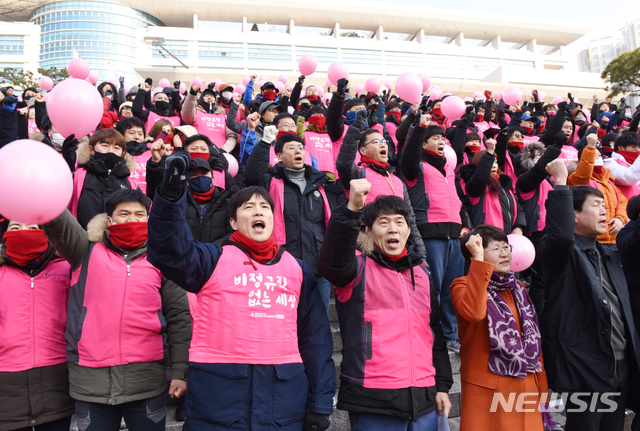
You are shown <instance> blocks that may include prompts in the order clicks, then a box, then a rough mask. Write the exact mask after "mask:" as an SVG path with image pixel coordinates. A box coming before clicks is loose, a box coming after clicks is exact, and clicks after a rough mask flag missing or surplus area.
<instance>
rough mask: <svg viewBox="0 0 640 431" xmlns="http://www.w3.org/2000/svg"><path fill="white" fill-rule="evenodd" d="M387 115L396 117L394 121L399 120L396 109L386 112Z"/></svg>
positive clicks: (398, 113)
mask: <svg viewBox="0 0 640 431" xmlns="http://www.w3.org/2000/svg"><path fill="white" fill-rule="evenodd" d="M387 115H388V116H391V117H393V118H395V119H396V122H398V123H399V122H400V112H398V111H390V112H388V113H387Z"/></svg>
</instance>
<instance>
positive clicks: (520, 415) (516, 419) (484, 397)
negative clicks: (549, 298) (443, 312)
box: [451, 259, 548, 431]
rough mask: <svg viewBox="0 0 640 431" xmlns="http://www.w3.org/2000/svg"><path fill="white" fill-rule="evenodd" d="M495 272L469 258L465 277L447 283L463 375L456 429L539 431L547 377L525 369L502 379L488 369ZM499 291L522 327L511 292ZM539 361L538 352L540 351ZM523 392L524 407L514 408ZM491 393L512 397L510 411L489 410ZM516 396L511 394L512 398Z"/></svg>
mask: <svg viewBox="0 0 640 431" xmlns="http://www.w3.org/2000/svg"><path fill="white" fill-rule="evenodd" d="M492 273H493V264H491V263H487V262H481V261H478V260H473V259H472V260H471V266H470V268H469V275H467V276H465V277H461V278H458V279H456V280H454V281H453V283H452V284H451V300H452V301H453V306H454V307H455V309H456V316H457V320H458V335H459V339H460V343H461V345H462V347H461V348H460V377H461V379H462V414H461V418H460V431H514V430H518V431H540V430H542V414H541V413H540V410H539V405H538V404H539V402H540V394H543V393H544V394H546V393H547V391H548V387H547V375H546V373H545V371H544V369H543V371H542V372H541V373H528V375H527V378H526V379H518V378H515V377H503V376H498V375H496V374H493V373H492V372H491V371H489V366H488V363H489V328H488V326H487V316H486V314H487V295H488V293H487V287H488V286H489V279H490V278H491V274H492ZM500 295H502V297H503V298H504V300H505V301H506V302H507V304H509V307H510V308H511V312H512V313H513V316H514V317H515V320H516V323H517V325H518V328H519V329H520V331H521V330H522V328H521V326H520V316H519V314H518V311H517V308H516V304H515V301H514V300H513V296H512V295H511V292H510V291H508V290H505V291H501V292H500ZM540 360H541V361H542V354H540ZM523 392H526V393H532V394H536V395H535V396H534V395H528V396H527V397H526V398H525V399H524V400H525V402H527V403H528V404H525V405H524V408H525V409H532V410H533V409H535V411H533V412H516V411H515V406H516V405H517V402H516V401H517V399H518V395H519V394H521V393H523ZM494 394H502V396H503V397H504V399H505V400H509V397H510V396H511V397H514V403H513V406H514V409H513V411H512V412H508V413H507V412H505V411H504V410H503V408H502V407H501V405H500V404H498V407H497V409H496V411H495V412H493V413H492V412H491V405H492V402H493V399H494ZM511 394H513V395H511ZM514 395H515V396H514Z"/></svg>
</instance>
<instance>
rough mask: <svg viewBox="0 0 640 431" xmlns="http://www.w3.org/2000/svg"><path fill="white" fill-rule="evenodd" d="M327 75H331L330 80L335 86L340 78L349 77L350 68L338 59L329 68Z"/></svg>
mask: <svg viewBox="0 0 640 431" xmlns="http://www.w3.org/2000/svg"><path fill="white" fill-rule="evenodd" d="M327 76H328V77H329V81H331V83H332V84H333V85H334V86H337V85H338V80H339V79H341V78H345V79H349V70H348V69H347V66H345V65H344V64H343V63H340V62H339V61H336V62H335V63H332V64H331V66H329V68H328V69H327Z"/></svg>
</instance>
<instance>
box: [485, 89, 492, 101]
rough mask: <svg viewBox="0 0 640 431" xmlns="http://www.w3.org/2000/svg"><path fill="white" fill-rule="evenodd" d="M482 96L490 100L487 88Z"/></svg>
mask: <svg viewBox="0 0 640 431" xmlns="http://www.w3.org/2000/svg"><path fill="white" fill-rule="evenodd" d="M484 97H485V98H486V99H487V101H489V100H491V92H490V91H489V90H484Z"/></svg>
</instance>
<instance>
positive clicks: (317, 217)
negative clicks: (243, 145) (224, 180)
mask: <svg viewBox="0 0 640 431" xmlns="http://www.w3.org/2000/svg"><path fill="white" fill-rule="evenodd" d="M270 148H271V146H270V145H269V144H267V143H266V142H264V141H260V142H259V143H258V145H256V146H255V148H254V149H253V151H252V152H251V155H250V156H249V159H248V160H247V166H246V169H245V170H244V181H245V184H246V185H248V186H262V187H264V188H265V189H267V190H269V189H270V187H271V180H272V179H273V178H279V179H282V180H284V225H285V231H286V238H287V242H286V244H285V245H284V248H285V249H286V250H287V251H288V252H289V253H291V254H292V255H293V257H295V258H297V259H301V260H304V262H305V263H306V264H307V265H308V266H309V268H310V269H311V271H312V272H313V275H315V276H318V275H320V269H319V268H318V260H319V258H320V246H321V245H322V241H323V239H324V231H325V223H326V222H325V219H324V209H323V208H324V207H323V200H322V196H321V195H320V192H319V191H318V188H319V187H323V186H324V185H325V184H326V183H327V181H328V179H329V178H328V177H327V175H326V174H325V173H324V172H320V171H319V170H317V169H315V168H313V167H311V166H308V165H305V178H306V180H307V186H306V188H305V190H304V192H303V193H300V188H299V187H298V186H297V185H295V184H294V183H292V182H291V181H290V180H289V176H288V174H287V170H286V168H285V167H284V165H283V164H282V163H277V164H276V165H275V166H274V167H273V168H272V169H269V170H267V168H268V165H269V149H270ZM326 194H327V198H329V195H330V190H327V193H326Z"/></svg>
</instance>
